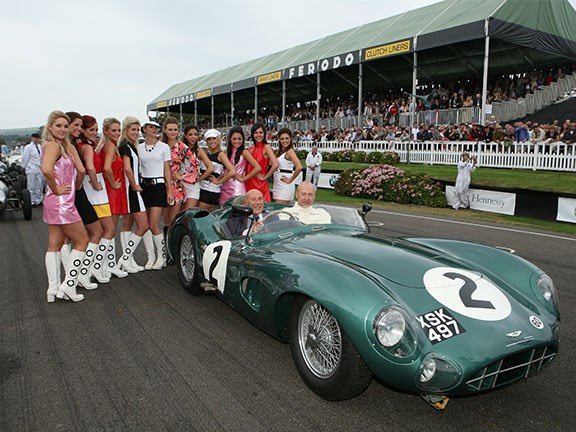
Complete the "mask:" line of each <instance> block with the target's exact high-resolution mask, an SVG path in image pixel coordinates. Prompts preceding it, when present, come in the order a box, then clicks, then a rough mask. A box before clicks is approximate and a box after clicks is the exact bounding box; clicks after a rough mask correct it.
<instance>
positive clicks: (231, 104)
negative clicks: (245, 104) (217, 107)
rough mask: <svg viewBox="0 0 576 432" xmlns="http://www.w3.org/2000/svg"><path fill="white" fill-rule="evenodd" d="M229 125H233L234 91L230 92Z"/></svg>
mask: <svg viewBox="0 0 576 432" xmlns="http://www.w3.org/2000/svg"><path fill="white" fill-rule="evenodd" d="M230 126H234V92H230Z"/></svg>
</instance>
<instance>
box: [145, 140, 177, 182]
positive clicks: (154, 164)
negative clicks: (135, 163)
mask: <svg viewBox="0 0 576 432" xmlns="http://www.w3.org/2000/svg"><path fill="white" fill-rule="evenodd" d="M138 159H140V170H141V171H140V174H141V175H142V177H143V178H164V162H169V161H171V160H172V157H171V155H170V146H169V145H168V144H166V143H164V142H162V141H157V142H156V144H154V145H153V146H149V145H147V144H146V143H142V144H138Z"/></svg>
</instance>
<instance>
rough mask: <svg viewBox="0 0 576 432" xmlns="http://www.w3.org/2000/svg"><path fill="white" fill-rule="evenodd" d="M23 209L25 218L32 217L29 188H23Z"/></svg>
mask: <svg viewBox="0 0 576 432" xmlns="http://www.w3.org/2000/svg"><path fill="white" fill-rule="evenodd" d="M22 210H23V211H24V219H25V220H30V219H32V198H31V197H30V191H29V190H28V189H22Z"/></svg>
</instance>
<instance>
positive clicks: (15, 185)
mask: <svg viewBox="0 0 576 432" xmlns="http://www.w3.org/2000/svg"><path fill="white" fill-rule="evenodd" d="M12 187H13V188H14V190H15V191H16V195H17V196H18V199H22V189H24V188H23V187H22V183H20V182H19V181H18V180H14V181H13V182H12Z"/></svg>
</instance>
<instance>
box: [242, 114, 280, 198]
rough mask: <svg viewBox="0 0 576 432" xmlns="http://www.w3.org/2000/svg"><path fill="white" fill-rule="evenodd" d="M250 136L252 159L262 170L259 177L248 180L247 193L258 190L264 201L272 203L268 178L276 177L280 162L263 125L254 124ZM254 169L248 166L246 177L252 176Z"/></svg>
mask: <svg viewBox="0 0 576 432" xmlns="http://www.w3.org/2000/svg"><path fill="white" fill-rule="evenodd" d="M250 135H251V137H252V142H253V143H254V145H253V146H252V147H250V148H249V149H248V150H249V151H250V154H252V157H253V158H254V159H256V162H258V165H260V168H261V170H260V172H259V173H258V174H257V175H255V176H254V177H251V178H249V179H248V180H246V192H248V191H249V190H252V189H258V190H259V191H260V192H262V195H263V196H264V201H266V202H271V201H272V199H271V197H270V186H269V185H268V177H270V176H272V175H274V172H275V171H276V170H277V169H278V160H277V159H276V155H275V154H274V150H272V147H270V144H268V143H267V142H266V131H265V129H264V125H263V124H262V123H254V125H253V126H252V129H251V130H250ZM252 169H253V168H252V165H248V166H247V167H246V175H248V174H250V172H252Z"/></svg>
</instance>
